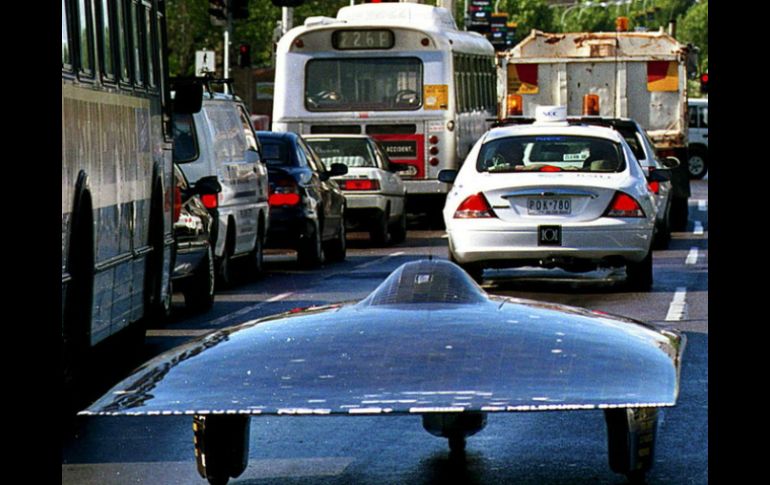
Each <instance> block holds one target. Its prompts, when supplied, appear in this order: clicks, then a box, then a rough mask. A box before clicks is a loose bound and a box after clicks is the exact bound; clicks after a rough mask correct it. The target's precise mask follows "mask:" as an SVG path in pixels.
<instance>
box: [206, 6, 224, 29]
mask: <svg viewBox="0 0 770 485" xmlns="http://www.w3.org/2000/svg"><path fill="white" fill-rule="evenodd" d="M209 20H210V21H211V25H214V26H219V27H221V26H224V25H226V24H227V0H209Z"/></svg>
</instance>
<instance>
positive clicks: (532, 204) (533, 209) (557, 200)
mask: <svg viewBox="0 0 770 485" xmlns="http://www.w3.org/2000/svg"><path fill="white" fill-rule="evenodd" d="M527 213H528V214H529V215H531V216H563V215H569V214H572V199H569V198H564V197H538V198H537V199H527Z"/></svg>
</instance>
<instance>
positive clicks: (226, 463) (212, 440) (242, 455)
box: [193, 415, 250, 484]
mask: <svg viewBox="0 0 770 485" xmlns="http://www.w3.org/2000/svg"><path fill="white" fill-rule="evenodd" d="M249 427H250V421H249V416H238V415H236V416H218V415H203V416H200V415H198V416H194V417H193V433H194V437H193V442H194V445H195V461H196V464H197V466H198V473H199V474H200V476H201V477H203V478H205V479H207V480H208V481H209V483H211V484H226V483H227V482H228V481H229V479H230V477H237V476H239V475H240V474H241V473H243V471H244V470H245V469H246V465H248V459H249Z"/></svg>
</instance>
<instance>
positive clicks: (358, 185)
mask: <svg viewBox="0 0 770 485" xmlns="http://www.w3.org/2000/svg"><path fill="white" fill-rule="evenodd" d="M339 185H340V188H341V189H342V190H380V181H379V180H372V179H348V180H340V182H339Z"/></svg>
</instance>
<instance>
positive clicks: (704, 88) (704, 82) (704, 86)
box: [700, 71, 709, 94]
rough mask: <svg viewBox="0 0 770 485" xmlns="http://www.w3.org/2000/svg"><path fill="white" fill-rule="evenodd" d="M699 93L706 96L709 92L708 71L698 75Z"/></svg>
mask: <svg viewBox="0 0 770 485" xmlns="http://www.w3.org/2000/svg"><path fill="white" fill-rule="evenodd" d="M700 92H701V93H703V94H708V92H709V73H708V71H706V72H704V73H703V74H701V75H700Z"/></svg>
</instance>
